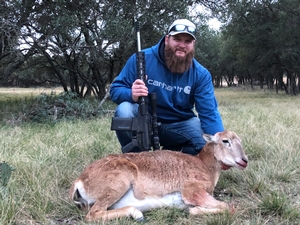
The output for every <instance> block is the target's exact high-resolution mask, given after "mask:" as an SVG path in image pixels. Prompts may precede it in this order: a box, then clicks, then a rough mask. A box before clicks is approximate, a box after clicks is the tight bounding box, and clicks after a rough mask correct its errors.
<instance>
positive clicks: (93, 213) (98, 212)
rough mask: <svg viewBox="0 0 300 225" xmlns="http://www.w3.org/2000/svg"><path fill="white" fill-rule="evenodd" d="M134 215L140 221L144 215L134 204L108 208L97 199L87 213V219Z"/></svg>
mask: <svg viewBox="0 0 300 225" xmlns="http://www.w3.org/2000/svg"><path fill="white" fill-rule="evenodd" d="M130 216H131V217H133V218H134V219H136V220H138V221H143V220H144V216H143V213H142V212H141V211H139V210H138V209H136V208H135V207H132V206H127V207H124V208H120V209H113V210H108V211H107V210H106V209H105V208H103V206H102V205H101V204H100V203H99V201H96V202H95V204H94V205H93V207H92V208H91V209H90V211H89V213H88V214H87V215H86V220H87V221H99V220H102V221H108V220H112V219H116V218H121V217H130Z"/></svg>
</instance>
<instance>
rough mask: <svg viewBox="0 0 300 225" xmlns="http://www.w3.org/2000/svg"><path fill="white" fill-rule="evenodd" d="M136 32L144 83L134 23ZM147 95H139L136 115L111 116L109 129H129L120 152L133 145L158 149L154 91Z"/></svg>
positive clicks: (142, 56)
mask: <svg viewBox="0 0 300 225" xmlns="http://www.w3.org/2000/svg"><path fill="white" fill-rule="evenodd" d="M136 33H137V48H138V52H137V53H136V58H137V62H136V64H137V73H138V78H139V79H141V80H142V81H144V83H146V72H145V53H144V52H142V51H141V42H140V26H139V23H138V22H137V23H136ZM148 97H150V102H151V108H152V115H151V114H150V113H149V112H148ZM148 97H139V100H138V103H139V107H138V116H137V117H133V118H119V117H113V118H112V123H111V130H118V131H131V134H132V140H131V142H130V143H128V144H127V145H126V146H123V147H122V152H124V153H126V152H130V150H131V149H133V148H134V147H139V148H140V150H141V151H150V150H151V147H153V150H158V149H160V144H159V137H158V129H157V128H158V123H157V115H156V104H157V99H156V93H151V94H149V95H148Z"/></svg>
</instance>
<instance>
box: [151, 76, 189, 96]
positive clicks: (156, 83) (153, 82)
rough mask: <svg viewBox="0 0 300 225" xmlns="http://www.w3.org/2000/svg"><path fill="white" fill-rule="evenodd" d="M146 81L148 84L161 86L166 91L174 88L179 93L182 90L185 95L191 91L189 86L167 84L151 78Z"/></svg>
mask: <svg viewBox="0 0 300 225" xmlns="http://www.w3.org/2000/svg"><path fill="white" fill-rule="evenodd" d="M147 82H148V84H149V85H152V86H156V87H161V88H163V89H165V90H167V91H173V90H176V91H177V92H179V93H181V92H182V91H183V93H185V94H187V95H189V94H190V93H191V87H190V86H185V87H184V88H183V87H180V86H171V85H168V84H166V83H164V82H160V81H157V80H152V79H148V80H147Z"/></svg>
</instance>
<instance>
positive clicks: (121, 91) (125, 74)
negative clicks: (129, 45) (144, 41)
mask: <svg viewBox="0 0 300 225" xmlns="http://www.w3.org/2000/svg"><path fill="white" fill-rule="evenodd" d="M136 79H137V75H136V56H135V54H134V55H132V56H131V57H130V58H129V59H128V61H127V62H126V64H125V66H124V68H123V69H122V71H121V73H120V74H119V75H118V76H117V77H116V78H115V79H114V81H113V82H112V84H111V86H110V98H111V100H112V101H113V102H114V103H116V104H120V103H122V102H125V101H127V102H132V103H134V101H133V99H132V91H131V87H132V84H133V82H134V81H135V80H136Z"/></svg>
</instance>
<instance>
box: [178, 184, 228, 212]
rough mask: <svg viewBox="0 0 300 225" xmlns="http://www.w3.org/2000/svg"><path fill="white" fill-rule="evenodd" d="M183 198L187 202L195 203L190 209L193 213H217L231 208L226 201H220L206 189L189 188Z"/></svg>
mask: <svg viewBox="0 0 300 225" xmlns="http://www.w3.org/2000/svg"><path fill="white" fill-rule="evenodd" d="M183 199H184V202H185V203H186V204H190V205H194V207H192V208H190V209H189V213H190V214H191V215H198V214H210V213H211V214H215V213H222V212H225V211H227V210H230V207H229V206H228V204H226V203H225V202H221V201H218V200H217V199H215V198H214V197H213V196H211V195H210V194H209V193H207V192H206V191H205V190H204V189H200V190H199V189H198V190H191V189H187V190H186V191H185V192H184V193H183Z"/></svg>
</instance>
